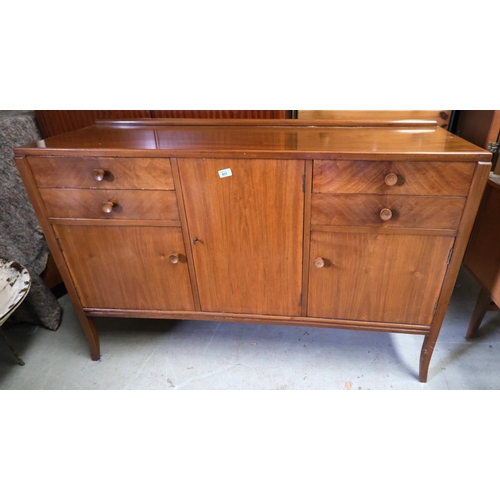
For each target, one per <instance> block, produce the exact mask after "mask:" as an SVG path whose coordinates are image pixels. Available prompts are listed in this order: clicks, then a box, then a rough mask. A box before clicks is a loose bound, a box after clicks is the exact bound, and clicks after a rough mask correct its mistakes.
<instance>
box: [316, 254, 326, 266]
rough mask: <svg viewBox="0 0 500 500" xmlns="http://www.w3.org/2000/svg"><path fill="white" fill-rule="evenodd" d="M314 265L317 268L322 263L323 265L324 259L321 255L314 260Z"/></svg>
mask: <svg viewBox="0 0 500 500" xmlns="http://www.w3.org/2000/svg"><path fill="white" fill-rule="evenodd" d="M314 265H315V266H316V267H317V268H320V267H324V265H325V261H324V260H323V259H322V258H321V257H318V258H317V259H316V260H315V261H314Z"/></svg>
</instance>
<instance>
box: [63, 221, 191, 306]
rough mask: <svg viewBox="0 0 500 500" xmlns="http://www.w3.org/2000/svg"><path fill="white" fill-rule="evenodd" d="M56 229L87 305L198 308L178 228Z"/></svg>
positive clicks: (111, 227) (82, 297) (80, 293)
mask: <svg viewBox="0 0 500 500" xmlns="http://www.w3.org/2000/svg"><path fill="white" fill-rule="evenodd" d="M54 229H55V232H56V234H57V237H58V238H59V241H60V243H61V247H62V250H63V255H64V257H65V259H66V262H67V264H68V267H69V270H70V273H71V275H72V277H73V280H74V283H75V286H76V288H77V289H78V294H79V295H80V298H81V301H82V305H83V307H90V308H92V307H96V308H103V309H108V308H109V309H142V310H165V311H193V310H194V302H193V293H192V290H191V282H190V280H189V273H188V267H187V262H186V257H185V255H186V254H185V251H184V243H183V239H182V232H181V229H180V228H177V227H175V228H174V227H135V226H108V225H106V226H66V225H61V226H54ZM175 256H177V257H175Z"/></svg>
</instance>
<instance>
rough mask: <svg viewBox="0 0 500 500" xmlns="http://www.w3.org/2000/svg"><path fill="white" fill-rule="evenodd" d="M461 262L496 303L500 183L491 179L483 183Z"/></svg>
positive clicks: (498, 297) (499, 270)
mask: <svg viewBox="0 0 500 500" xmlns="http://www.w3.org/2000/svg"><path fill="white" fill-rule="evenodd" d="M464 264H465V267H466V268H467V269H468V270H469V271H470V272H471V273H472V275H473V276H474V277H475V278H476V279H477V281H478V282H479V283H480V284H481V286H482V287H483V288H485V289H486V290H487V291H488V292H489V293H490V296H491V297H492V299H493V300H494V301H495V303H496V304H498V305H500V185H498V184H497V183H495V182H493V181H489V182H488V184H487V186H486V189H485V192H484V196H483V200H482V202H481V208H480V209H479V212H478V216H477V218H476V222H475V225H474V229H473V232H472V235H471V238H470V241H469V246H468V248H467V253H466V254H465V259H464Z"/></svg>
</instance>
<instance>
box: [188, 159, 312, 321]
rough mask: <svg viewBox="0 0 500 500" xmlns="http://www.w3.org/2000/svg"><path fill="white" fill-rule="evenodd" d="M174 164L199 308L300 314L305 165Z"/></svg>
mask: <svg viewBox="0 0 500 500" xmlns="http://www.w3.org/2000/svg"><path fill="white" fill-rule="evenodd" d="M178 163H179V172H180V177H181V183H182V191H183V194H184V202H185V208H186V215H187V223H188V228H189V235H190V239H191V242H192V250H193V259H194V265H195V271H196V280H197V283H198V289H199V294H200V303H201V309H202V310H203V311H213V312H228V313H247V314H272V315H289V316H299V315H300V313H301V307H300V295H301V281H302V236H303V211H304V193H303V192H302V176H303V174H304V166H305V164H304V161H296V160H226V159H187V158H179V159H178ZM228 169H230V172H229V170H228ZM227 174H230V175H227ZM221 175H222V177H221ZM224 175H226V176H224ZM193 242H194V243H193Z"/></svg>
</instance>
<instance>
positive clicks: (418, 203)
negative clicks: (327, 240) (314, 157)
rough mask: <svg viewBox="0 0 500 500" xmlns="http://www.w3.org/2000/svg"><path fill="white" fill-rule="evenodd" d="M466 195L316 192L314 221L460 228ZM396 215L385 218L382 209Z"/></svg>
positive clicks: (398, 226) (318, 223)
mask: <svg viewBox="0 0 500 500" xmlns="http://www.w3.org/2000/svg"><path fill="white" fill-rule="evenodd" d="M465 200H466V198H459V197H437V196H398V195H390V194H388V195H378V194H367V195H365V194H339V195H334V194H323V193H314V194H313V195H312V201H311V224H313V225H321V224H324V225H332V226H365V227H392V228H428V229H457V228H458V224H459V223H460V219H461V217H462V212H463V209H464V206H465ZM385 209H389V210H391V212H392V217H391V218H390V219H389V220H382V218H381V212H382V210H385Z"/></svg>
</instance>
